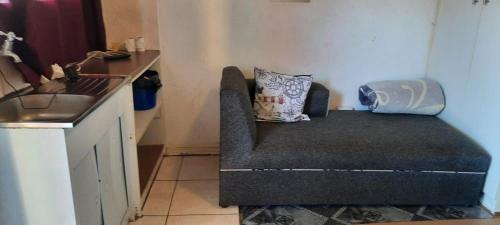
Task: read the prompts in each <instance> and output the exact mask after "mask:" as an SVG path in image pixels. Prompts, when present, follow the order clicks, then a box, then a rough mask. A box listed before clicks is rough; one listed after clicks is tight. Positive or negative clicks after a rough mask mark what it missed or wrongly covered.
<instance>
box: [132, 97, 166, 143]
mask: <svg viewBox="0 0 500 225" xmlns="http://www.w3.org/2000/svg"><path fill="white" fill-rule="evenodd" d="M161 104H162V101H161V100H160V99H157V100H156V106H155V107H154V108H152V109H148V110H142V111H135V136H136V140H137V142H139V141H140V140H141V139H142V138H143V137H144V134H146V131H147V130H148V128H149V125H150V124H151V122H153V120H155V118H156V115H158V113H159V111H160V108H161Z"/></svg>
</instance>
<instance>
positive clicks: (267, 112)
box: [254, 68, 313, 122]
mask: <svg viewBox="0 0 500 225" xmlns="http://www.w3.org/2000/svg"><path fill="white" fill-rule="evenodd" d="M254 73H255V81H256V89H255V103H254V110H255V115H256V117H257V120H259V121H275V122H276V121H278V122H297V121H301V120H309V117H308V116H307V115H305V114H303V111H304V104H305V101H306V97H307V93H308V92H309V88H310V87H311V83H312V80H313V78H312V75H286V74H280V73H275V72H270V71H266V70H264V69H259V68H255V70H254Z"/></svg>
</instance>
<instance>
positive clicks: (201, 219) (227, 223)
mask: <svg viewBox="0 0 500 225" xmlns="http://www.w3.org/2000/svg"><path fill="white" fill-rule="evenodd" d="M193 224H196V225H239V224H240V221H239V216H238V215H191V216H169V217H168V220H167V225H193Z"/></svg>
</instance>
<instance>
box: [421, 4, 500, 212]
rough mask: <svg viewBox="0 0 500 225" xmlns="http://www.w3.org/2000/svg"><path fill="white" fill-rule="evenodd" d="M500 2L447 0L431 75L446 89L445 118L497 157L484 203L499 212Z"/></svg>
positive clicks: (432, 52) (489, 173) (489, 174)
mask: <svg viewBox="0 0 500 225" xmlns="http://www.w3.org/2000/svg"><path fill="white" fill-rule="evenodd" d="M499 10H500V1H492V2H491V3H490V4H489V5H487V6H485V7H483V8H481V4H479V5H477V6H473V5H472V4H471V2H470V1H469V0H442V1H441V7H440V10H439V16H438V19H437V26H436V32H435V38H434V42H433V47H432V51H431V57H430V61H429V70H428V73H429V77H431V78H433V79H436V80H438V81H439V82H440V83H441V85H442V86H443V88H444V92H445V94H446V101H447V105H446V108H445V110H444V111H443V113H442V114H441V115H440V117H441V118H442V119H444V120H445V121H447V122H448V123H450V124H451V125H453V126H455V127H457V128H458V129H460V130H461V131H462V132H464V133H465V134H467V135H469V136H470V137H471V138H473V139H474V140H475V141H477V142H478V143H479V144H480V145H481V146H482V147H484V148H485V149H486V150H487V151H488V152H489V153H490V155H491V156H492V159H493V160H492V164H491V166H490V169H489V172H488V176H487V180H486V184H485V189H484V192H485V195H484V197H483V200H482V203H483V204H484V205H485V206H486V207H487V208H488V209H490V210H491V211H497V212H498V211H500V138H499V134H500V106H499V105H498V102H499V100H500V92H499V91H498V84H499V83H500V76H499V71H500V64H499V61H500V42H499V40H500V14H498V12H499Z"/></svg>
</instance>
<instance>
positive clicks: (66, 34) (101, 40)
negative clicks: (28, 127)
mask: <svg viewBox="0 0 500 225" xmlns="http://www.w3.org/2000/svg"><path fill="white" fill-rule="evenodd" d="M4 1H5V0H4ZM0 30H4V31H14V32H15V33H16V34H17V35H18V36H21V37H24V41H23V42H17V43H16V44H15V49H14V51H15V52H16V53H17V54H18V55H20V56H21V58H22V59H23V62H24V63H25V64H26V65H27V66H28V67H29V68H31V69H33V70H34V71H35V73H34V74H44V75H46V76H50V75H51V74H52V69H51V65H52V64H54V63H57V64H59V65H61V66H64V65H65V64H67V63H70V62H74V61H80V60H82V59H83V58H85V54H86V53H87V52H89V51H93V50H104V49H105V48H106V37H105V31H104V23H103V20H102V11H101V3H100V0H10V3H3V4H2V3H0ZM1 40H2V41H3V38H2V39H1ZM22 70H23V73H24V74H25V76H26V78H27V80H28V81H30V82H31V83H33V82H34V81H36V80H37V78H33V77H31V76H33V75H31V76H30V75H29V71H24V70H26V68H24V69H22ZM35 85H36V84H35Z"/></svg>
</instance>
